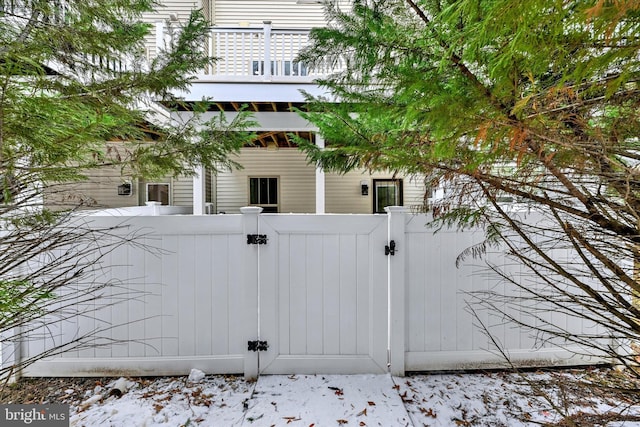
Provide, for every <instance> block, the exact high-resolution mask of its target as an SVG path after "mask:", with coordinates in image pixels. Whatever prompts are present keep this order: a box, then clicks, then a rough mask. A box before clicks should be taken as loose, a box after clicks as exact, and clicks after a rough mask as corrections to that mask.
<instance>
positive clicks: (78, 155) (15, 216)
mask: <svg viewBox="0 0 640 427" xmlns="http://www.w3.org/2000/svg"><path fill="white" fill-rule="evenodd" d="M157 6H158V5H157V4H156V2H154V1H153V0H55V1H52V0H0V334H2V336H3V337H4V338H3V339H2V342H3V343H4V344H7V343H9V342H10V340H13V341H16V342H17V341H19V340H20V339H22V338H24V337H26V336H27V335H28V333H27V332H28V331H34V330H36V329H37V324H38V322H39V324H40V325H43V324H46V322H47V321H49V322H51V321H55V319H56V318H57V319H63V318H66V317H68V316H70V314H69V313H71V312H72V311H73V310H76V311H78V310H79V311H81V310H82V307H88V306H89V304H84V305H83V303H88V302H89V301H93V300H94V299H95V298H97V295H98V294H99V293H100V292H99V291H100V290H101V289H103V288H104V287H105V286H107V285H108V284H107V283H95V282H91V283H87V282H86V277H89V276H90V275H88V273H90V272H91V270H92V269H95V268H97V267H96V265H97V263H99V262H100V259H101V258H102V257H103V256H105V254H106V253H108V252H109V250H110V249H109V248H110V247H114V246H116V245H117V244H125V243H128V242H129V241H130V240H131V239H130V237H120V238H118V239H115V237H114V239H115V241H114V240H109V239H108V238H107V236H109V235H110V234H111V233H110V230H91V229H90V227H86V226H83V225H82V222H75V223H74V226H73V227H72V226H69V223H68V221H69V220H70V218H69V216H68V215H69V214H68V213H66V212H58V213H54V212H51V211H48V210H47V209H45V208H44V207H43V201H45V200H46V201H47V202H49V203H47V204H46V205H47V206H50V205H51V204H52V203H53V202H55V201H56V200H60V198H59V197H58V198H56V197H57V196H58V191H61V190H63V189H64V186H65V184H69V183H73V182H78V181H82V180H85V179H87V177H88V176H90V175H91V174H95V173H96V171H98V170H99V169H101V168H117V169H120V170H121V171H123V173H126V176H127V177H129V178H145V179H153V178H159V177H166V176H178V175H190V174H192V173H193V171H194V168H195V167H196V166H198V165H203V166H205V167H206V168H208V169H209V170H210V171H214V172H215V171H217V170H218V168H226V167H233V166H235V164H234V163H233V162H232V161H230V160H229V158H228V155H229V153H234V152H237V151H238V150H239V149H240V148H241V147H242V145H243V144H244V143H245V142H247V141H249V140H251V137H252V135H251V134H250V133H249V132H246V128H247V127H248V126H249V125H251V123H252V121H251V118H250V117H249V116H248V115H247V114H246V113H244V112H242V113H241V114H239V115H238V116H237V117H236V118H235V119H234V120H231V121H227V120H226V119H225V118H224V117H219V118H217V119H214V120H212V121H209V122H202V121H201V120H200V115H199V114H198V112H196V114H195V115H194V116H195V118H194V119H192V120H189V121H184V122H179V123H176V122H174V121H171V120H169V109H170V108H172V107H178V106H180V105H179V101H178V100H176V99H173V98H172V96H171V93H173V92H175V91H179V90H185V89H187V88H188V86H189V84H190V82H191V80H192V78H193V76H194V75H195V74H196V73H198V72H199V71H200V70H202V69H204V68H205V67H207V66H210V65H211V63H212V62H213V61H214V60H215V59H213V58H210V57H208V56H207V55H206V53H205V52H204V49H203V46H205V42H204V38H205V36H206V35H207V33H208V29H209V24H208V22H207V21H206V20H205V19H204V17H203V15H202V13H201V12H200V11H195V12H193V13H192V14H191V16H190V17H189V18H188V19H186V21H184V22H183V23H182V24H181V25H179V26H176V24H175V23H172V24H173V26H172V27H171V28H170V29H171V33H170V34H169V36H168V37H165V45H164V46H157V47H156V49H155V51H154V52H151V54H149V52H147V51H146V50H145V40H150V39H151V38H152V37H153V36H152V34H151V30H152V28H151V26H150V25H149V24H148V23H145V22H144V21H143V19H142V18H143V16H145V14H150V13H153V11H154V8H155V7H157ZM150 56H151V57H153V59H151V60H150V59H148V57H150ZM190 108H191V107H190ZM194 108H195V109H196V110H198V111H204V109H206V103H205V102H203V103H202V104H201V105H200V104H197V105H196V106H195V107H194ZM63 194H64V192H63ZM74 196H75V195H71V198H67V199H66V202H67V204H70V205H71V206H72V207H74V206H76V205H80V204H82V203H83V200H82V199H80V198H75V197H74ZM119 235H120V236H122V233H120V234H119ZM118 294H119V293H118V292H116V291H113V294H112V295H114V296H116V295H118ZM121 295H123V297H122V298H129V297H131V294H127V293H123V294H121ZM113 299H114V300H115V299H117V297H116V298H113ZM74 301H75V302H74ZM52 316H53V317H52ZM11 337H12V338H11ZM58 338H59V337H58ZM88 338H89V337H74V338H73V339H72V340H68V341H66V342H62V341H60V340H56V342H57V343H58V344H59V347H58V348H55V349H52V350H48V351H47V353H46V354H52V353H55V352H58V351H62V350H64V349H68V348H69V345H70V344H74V345H77V346H82V345H86V344H87V342H88V341H87V340H88ZM94 342H95V340H94ZM18 347H19V346H18ZM18 347H16V348H18ZM9 348H10V347H6V348H5V349H4V352H3V358H5V359H6V360H9V359H10V358H11V357H12V356H11V354H9V353H10V351H9ZM15 360H19V357H17V356H16V358H15ZM34 360H35V359H33V360H29V361H24V363H31V362H32V361H34ZM18 368H20V366H12V365H11V364H8V365H7V364H4V365H3V366H2V367H0V373H8V372H14V371H16V370H17V369H18Z"/></svg>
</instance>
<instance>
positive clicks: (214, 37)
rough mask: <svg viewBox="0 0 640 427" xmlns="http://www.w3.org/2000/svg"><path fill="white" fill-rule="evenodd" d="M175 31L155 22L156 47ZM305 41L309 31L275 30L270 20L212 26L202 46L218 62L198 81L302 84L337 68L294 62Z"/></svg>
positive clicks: (202, 74)
mask: <svg viewBox="0 0 640 427" xmlns="http://www.w3.org/2000/svg"><path fill="white" fill-rule="evenodd" d="M175 31H176V30H175V29H172V28H171V26H170V25H167V23H165V22H157V23H156V44H157V46H164V45H165V43H166V42H167V41H168V40H169V38H170V37H171V34H173V33H174V32H175ZM308 43H309V30H300V29H274V28H272V26H271V22H269V21H265V22H264V26H263V27H262V28H220V27H214V28H211V30H210V33H209V37H208V38H207V40H206V41H205V46H204V49H206V51H207V53H208V54H209V56H211V57H214V58H218V61H217V62H216V63H215V64H214V65H213V66H211V67H209V68H208V69H205V70H202V73H201V74H199V75H198V76H197V82H201V83H205V82H227V83H234V82H235V83H240V82H243V83H269V82H271V83H299V84H304V83H312V82H313V80H314V79H316V78H318V77H322V76H326V75H328V74H329V73H331V72H334V71H336V68H335V67H330V66H323V67H317V68H314V69H311V68H310V67H308V66H307V64H305V63H303V62H298V61H296V57H297V55H298V52H300V50H301V49H303V48H304V47H305V46H307V44H308Z"/></svg>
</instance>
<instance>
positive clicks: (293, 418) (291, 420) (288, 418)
mask: <svg viewBox="0 0 640 427" xmlns="http://www.w3.org/2000/svg"><path fill="white" fill-rule="evenodd" d="M282 419H283V420H287V424H290V423H292V422H294V421H300V420H301V418H297V417H282Z"/></svg>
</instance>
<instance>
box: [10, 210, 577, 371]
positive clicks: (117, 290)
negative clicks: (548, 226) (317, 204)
mask: <svg viewBox="0 0 640 427" xmlns="http://www.w3.org/2000/svg"><path fill="white" fill-rule="evenodd" d="M260 210H261V209H260V208H253V207H248V208H243V209H242V211H243V213H242V214H240V215H205V216H152V217H106V216H105V217H99V216H92V217H86V218H84V219H83V221H86V222H87V224H88V225H89V226H90V227H105V226H117V225H124V226H125V227H124V228H122V229H120V230H119V231H114V233H120V234H124V233H131V232H135V233H136V235H137V237H136V239H135V244H125V245H122V246H120V247H118V248H117V249H115V250H113V251H112V252H110V253H109V254H107V255H106V256H105V258H104V259H103V261H102V263H101V269H99V270H97V271H96V272H95V273H93V274H94V276H95V280H108V281H110V282H112V283H113V286H112V287H109V288H107V289H108V290H107V292H106V293H105V294H104V295H101V296H100V299H98V300H96V301H95V302H92V304H93V306H91V307H84V308H85V309H86V308H88V309H89V311H88V314H87V313H84V314H83V315H80V316H76V317H71V318H69V319H67V320H58V321H56V322H53V323H50V324H48V325H46V327H45V328H44V329H46V330H43V331H41V332H42V333H40V334H34V336H38V339H32V340H26V341H24V342H22V343H21V344H20V345H19V348H16V349H14V350H16V351H15V355H16V357H20V358H29V357H32V356H34V355H36V354H38V353H39V352H41V351H43V350H46V349H49V348H52V347H54V346H56V345H60V344H62V343H64V342H65V340H66V341H68V340H70V339H73V338H74V337H78V336H82V335H83V334H87V333H92V332H95V334H96V339H95V341H94V342H95V344H96V346H95V347H89V348H83V349H81V350H73V351H68V352H66V353H64V354H62V355H59V356H55V357H51V358H47V359H45V360H41V361H39V362H36V363H35V364H33V365H31V366H29V367H28V368H27V369H26V370H25V371H24V373H23V374H24V375H26V376H101V375H172V374H176V375H177V374H185V373H188V372H189V370H190V369H191V368H198V369H201V370H203V371H205V372H207V373H218V374H223V373H244V374H245V375H246V376H247V377H255V376H257V375H259V374H294V373H307V374H312V373H341V374H347V373H351V374H353V373H383V372H388V370H389V367H390V370H391V372H392V373H393V374H396V375H403V374H404V373H405V371H417V370H441V369H467V368H479V367H489V366H499V365H500V363H502V362H504V361H503V360H501V357H500V356H499V355H498V354H497V353H496V352H495V345H494V344H493V343H492V341H491V340H490V339H489V338H488V337H487V335H486V333H484V332H483V330H482V328H480V327H479V323H478V320H481V321H482V323H483V324H485V325H493V326H492V329H491V331H492V333H494V334H495V337H496V338H497V340H498V341H499V342H500V343H501V344H502V345H503V346H504V348H505V350H506V351H508V353H509V355H510V356H511V357H512V358H513V359H514V360H516V361H520V362H521V363H523V364H529V365H538V366H547V365H556V364H573V363H584V362H585V360H582V359H581V360H578V359H576V358H574V357H573V356H572V354H571V352H569V351H567V349H560V348H552V347H542V348H537V346H536V343H535V341H534V340H533V338H532V337H531V336H530V332H529V331H527V330H524V329H522V328H516V327H514V326H513V325H505V324H502V322H501V319H500V318H499V316H498V314H495V313H489V312H486V311H483V312H480V313H479V314H478V318H477V319H476V318H474V316H473V315H472V314H471V313H470V312H469V310H468V309H467V305H466V301H467V300H468V299H469V296H468V295H467V294H466V292H467V291H477V290H484V289H492V288H493V287H496V286H504V285H501V284H500V281H499V280H498V279H497V277H495V276H494V275H492V274H490V273H489V272H488V271H487V269H486V266H484V264H483V262H482V261H480V260H473V259H472V260H468V262H466V263H465V264H464V265H463V266H461V267H460V268H456V266H455V260H456V257H457V256H458V255H459V254H460V252H462V251H463V250H464V249H466V248H467V247H469V246H470V245H472V244H474V243H478V242H480V241H481V240H482V238H483V235H482V233H481V232H479V231H474V232H458V231H455V230H442V231H440V232H439V233H437V234H434V233H433V231H432V230H431V229H428V228H426V227H425V224H426V223H427V222H428V220H429V219H428V217H427V216H425V215H412V214H408V213H407V212H406V210H405V208H399V207H391V208H388V212H389V213H388V215H296V214H288V215H287V214H285V215H278V214H273V215H272V214H260ZM491 257H493V259H494V260H500V259H502V258H503V256H502V254H500V253H496V254H492V255H491ZM523 315H526V314H525V313H523ZM556 320H558V321H561V322H572V320H571V319H556ZM574 323H575V325H573V326H574V327H576V328H578V329H579V328H584V327H586V325H582V324H581V323H579V322H574ZM96 331H97V332H96ZM5 347H6V346H5ZM534 347H535V348H534ZM18 350H19V351H18ZM256 350H257V351H256ZM4 351H7V349H6V348H5V349H4ZM5 363H7V361H5Z"/></svg>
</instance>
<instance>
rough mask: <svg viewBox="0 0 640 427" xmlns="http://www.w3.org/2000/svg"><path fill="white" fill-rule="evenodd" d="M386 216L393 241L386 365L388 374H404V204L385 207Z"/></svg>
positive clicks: (405, 248) (390, 264)
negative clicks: (388, 369)
mask: <svg viewBox="0 0 640 427" xmlns="http://www.w3.org/2000/svg"><path fill="white" fill-rule="evenodd" d="M384 209H385V211H386V212H387V215H388V219H389V227H388V233H389V234H388V242H389V245H390V246H391V241H393V242H394V244H395V250H394V251H393V252H394V253H393V254H391V253H390V254H389V256H388V261H387V262H388V266H389V364H390V366H391V375H396V376H404V354H405V263H406V255H407V244H406V241H407V239H406V236H405V214H406V213H407V212H408V209H407V208H406V207H404V206H388V207H386V208H384Z"/></svg>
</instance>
